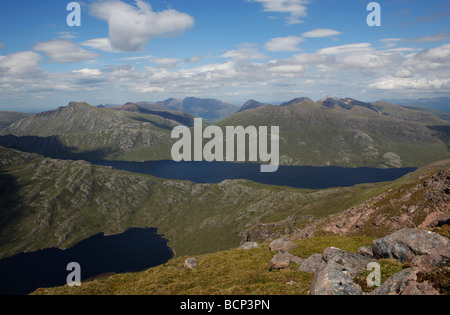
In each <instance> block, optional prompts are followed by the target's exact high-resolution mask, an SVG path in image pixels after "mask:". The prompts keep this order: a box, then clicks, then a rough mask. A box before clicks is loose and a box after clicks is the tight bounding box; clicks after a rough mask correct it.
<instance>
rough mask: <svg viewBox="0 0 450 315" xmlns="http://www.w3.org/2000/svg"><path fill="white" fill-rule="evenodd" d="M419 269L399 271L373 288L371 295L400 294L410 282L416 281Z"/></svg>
mask: <svg viewBox="0 0 450 315" xmlns="http://www.w3.org/2000/svg"><path fill="white" fill-rule="evenodd" d="M419 271H420V269H418V268H409V269H405V270H403V271H400V272H398V273H396V274H395V275H393V276H392V277H390V278H389V279H388V280H387V281H386V282H385V283H383V284H382V285H381V286H380V287H378V288H377V289H375V290H374V291H373V292H372V293H371V295H400V294H401V293H402V292H403V291H404V290H405V289H406V288H407V287H408V285H409V284H410V283H412V282H415V281H417V273H418V272H419Z"/></svg>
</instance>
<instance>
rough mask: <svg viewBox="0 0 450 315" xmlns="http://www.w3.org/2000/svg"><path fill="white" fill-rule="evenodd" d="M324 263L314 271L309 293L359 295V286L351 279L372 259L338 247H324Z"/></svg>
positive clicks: (360, 291)
mask: <svg viewBox="0 0 450 315" xmlns="http://www.w3.org/2000/svg"><path fill="white" fill-rule="evenodd" d="M322 258H323V260H324V261H325V262H326V264H325V265H324V266H323V267H321V268H320V269H318V270H317V271H316V273H315V276H314V280H313V283H312V285H311V295H360V294H362V289H361V287H360V286H359V285H358V284H356V283H355V282H354V281H353V279H354V278H355V277H356V276H357V275H358V274H359V273H361V272H362V271H364V270H365V269H366V268H367V265H368V264H369V263H371V262H373V259H371V258H368V257H364V256H361V255H358V254H355V253H350V252H347V251H343V250H340V249H338V248H332V247H330V248H327V249H325V251H324V253H323V256H322Z"/></svg>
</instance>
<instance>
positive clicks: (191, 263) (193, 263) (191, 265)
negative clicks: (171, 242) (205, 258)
mask: <svg viewBox="0 0 450 315" xmlns="http://www.w3.org/2000/svg"><path fill="white" fill-rule="evenodd" d="M184 267H185V268H187V269H195V268H197V267H198V260H197V258H188V259H186V260H185V261H184Z"/></svg>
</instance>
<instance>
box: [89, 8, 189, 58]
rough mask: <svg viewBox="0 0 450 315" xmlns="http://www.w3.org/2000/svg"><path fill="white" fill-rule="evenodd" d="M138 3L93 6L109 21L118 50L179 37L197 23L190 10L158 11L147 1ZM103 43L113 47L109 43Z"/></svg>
mask: <svg viewBox="0 0 450 315" xmlns="http://www.w3.org/2000/svg"><path fill="white" fill-rule="evenodd" d="M135 3H136V6H133V5H130V4H127V3H125V2H122V1H117V0H112V1H103V2H95V3H93V4H92V5H91V8H90V13H91V14H92V15H93V16H96V17H98V18H100V19H102V20H105V21H107V22H108V25H109V40H110V45H111V47H112V48H114V49H116V50H120V51H125V52H133V51H141V50H142V49H143V48H144V46H145V45H146V44H147V43H148V42H149V41H150V39H151V38H155V37H170V36H176V35H179V34H182V33H184V32H185V31H187V30H188V29H190V28H192V27H193V25H194V19H193V18H192V17H191V16H189V15H188V14H186V13H180V12H178V11H176V10H172V9H170V10H165V11H162V12H158V13H156V12H153V11H152V8H151V6H150V4H148V3H147V2H144V1H142V0H135ZM103 44H104V46H103V47H107V48H108V49H109V47H108V46H106V45H107V43H105V42H103Z"/></svg>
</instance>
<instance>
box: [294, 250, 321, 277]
mask: <svg viewBox="0 0 450 315" xmlns="http://www.w3.org/2000/svg"><path fill="white" fill-rule="evenodd" d="M325 265H326V262H325V260H323V255H322V254H314V255H312V256H310V257H309V258H308V259H306V260H305V261H304V262H303V264H302V265H301V266H300V268H298V269H297V270H298V271H303V272H310V273H315V272H316V271H317V270H320V269H322V268H323V267H325Z"/></svg>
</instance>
